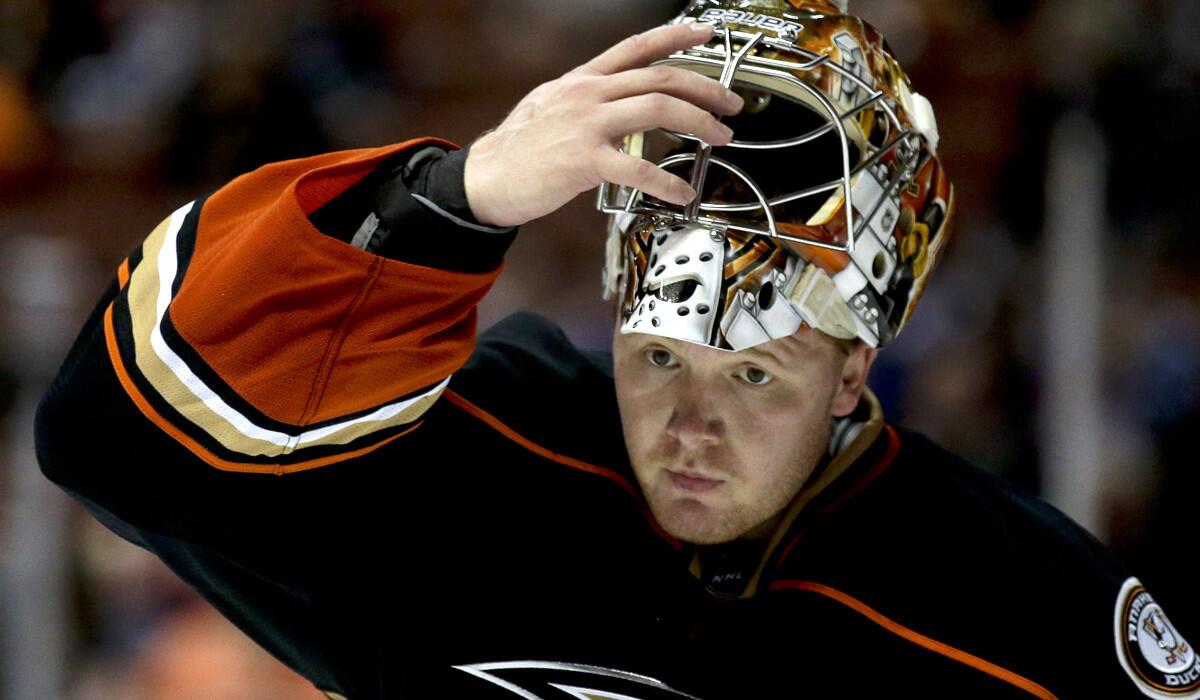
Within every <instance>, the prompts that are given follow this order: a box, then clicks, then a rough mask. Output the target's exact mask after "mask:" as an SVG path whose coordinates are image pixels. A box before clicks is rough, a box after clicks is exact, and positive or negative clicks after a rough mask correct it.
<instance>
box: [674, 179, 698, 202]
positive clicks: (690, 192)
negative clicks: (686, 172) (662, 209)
mask: <svg viewBox="0 0 1200 700" xmlns="http://www.w3.org/2000/svg"><path fill="white" fill-rule="evenodd" d="M696 197H697V193H696V190H695V189H693V188H692V186H691V185H689V184H687V183H686V182H684V181H683V180H680V181H679V187H678V189H677V191H676V192H673V193H672V197H671V202H672V203H674V204H678V205H679V206H681V207H683V206H687V205H689V204H691V203H692V201H693V200H695V199H696Z"/></svg>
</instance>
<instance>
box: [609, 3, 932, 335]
mask: <svg viewBox="0 0 1200 700" xmlns="http://www.w3.org/2000/svg"><path fill="white" fill-rule="evenodd" d="M735 8H736V9H735ZM844 12H845V3H844V1H843V2H826V1H824V0H815V1H813V0H786V1H785V0H750V1H746V0H740V1H738V2H732V1H730V0H724V1H722V0H694V1H693V2H692V3H691V4H690V5H689V6H688V8H687V9H686V10H685V11H684V13H683V14H682V15H681V16H680V17H679V18H677V19H676V20H675V23H684V22H710V23H712V24H715V25H716V28H717V31H716V32H715V35H714V37H713V40H712V41H710V42H709V43H708V44H706V45H702V46H697V47H695V48H693V49H689V50H687V51H682V52H679V53H676V54H674V55H672V56H670V57H669V58H667V59H665V60H663V61H661V62H660V64H662V65H670V66H676V67H680V68H685V69H688V70H692V71H695V72H698V73H702V74H704V75H708V76H711V77H714V78H717V79H719V80H720V81H721V82H722V83H723V84H724V85H725V86H726V87H730V88H732V89H733V90H735V91H736V92H738V93H739V94H741V95H742V97H744V98H745V100H746V107H745V109H743V111H742V113H740V114H738V115H737V116H734V117H731V118H729V119H727V120H726V123H727V124H729V126H731V127H732V128H733V130H734V137H735V140H734V141H733V143H731V144H729V145H728V146H724V147H720V148H712V147H710V146H709V145H708V144H705V143H703V142H701V141H700V140H699V139H697V138H696V137H695V136H693V135H691V134H679V133H673V132H664V131H655V132H646V133H639V134H633V135H631V136H629V137H628V138H626V139H625V142H624V145H623V147H622V150H624V151H625V152H626V153H629V154H631V155H636V156H639V157H642V158H646V159H648V160H651V161H653V162H655V163H657V164H659V165H660V166H661V167H663V168H665V169H666V170H668V171H670V172H672V173H674V174H676V175H679V176H680V177H682V178H683V179H684V180H688V181H690V182H691V184H692V187H693V188H694V189H695V190H696V191H697V192H699V193H700V196H698V197H697V198H696V200H695V201H693V202H692V203H691V204H690V205H688V206H687V207H677V206H675V205H672V204H668V203H666V202H662V201H659V200H657V199H655V198H653V197H650V196H648V195H645V194H644V193H642V192H640V191H638V190H636V189H631V188H627V187H620V186H616V185H612V184H608V183H606V184H604V185H603V186H601V188H600V195H599V205H600V209H601V210H602V211H604V212H605V213H608V214H611V215H612V216H611V219H610V224H609V241H608V251H607V258H608V262H607V265H606V270H605V286H606V291H607V294H608V295H610V296H617V297H618V303H619V313H621V332H622V333H635V332H636V333H650V334H654V335H660V336H665V337H669V338H676V339H679V340H685V341H688V342H693V343H700V344H703V345H708V346H711V347H715V348H720V349H724V350H741V349H744V348H748V347H751V346H754V345H757V344H759V343H763V342H766V341H768V340H772V339H775V338H782V337H786V336H789V335H791V334H793V333H795V332H796V331H797V330H799V328H800V325H801V324H808V325H809V326H811V327H813V328H815V329H818V330H821V331H823V332H825V333H827V334H828V335H831V336H833V337H835V338H841V339H852V338H860V339H862V340H863V341H865V342H866V343H867V344H869V345H871V346H872V347H880V346H882V345H884V344H886V343H888V342H889V341H891V340H892V338H893V337H895V335H896V334H897V333H898V332H899V331H900V329H901V328H902V327H903V326H904V323H905V322H906V321H907V319H908V317H909V315H910V314H911V313H912V309H913V307H914V306H915V305H916V303H917V301H918V299H919V298H920V296H921V291H922V289H923V287H924V284H925V281H926V279H927V278H928V276H929V273H930V271H931V270H932V269H933V266H934V262H935V261H936V259H937V256H938V253H939V251H940V250H941V248H942V247H943V245H944V243H945V240H946V238H947V237H948V231H947V230H946V229H947V223H948V221H949V218H950V213H951V209H952V201H953V197H952V190H951V186H950V182H949V180H948V179H947V178H946V175H945V173H944V171H943V170H942V167H941V163H940V161H939V160H938V158H937V155H936V150H937V141H938V134H937V126H936V123H935V120H934V116H933V109H932V107H931V106H930V105H929V102H928V101H927V100H925V98H923V97H921V96H920V95H918V94H916V93H914V92H912V90H911V88H910V87H909V82H908V78H907V77H906V76H905V74H904V72H903V71H902V69H901V68H900V66H899V64H897V63H896V61H895V59H893V58H892V56H891V55H890V53H889V52H888V49H887V47H886V45H885V44H884V41H883V37H882V36H881V35H880V34H879V32H878V31H877V30H875V29H874V28H873V27H871V26H870V25H868V24H866V23H864V22H863V21H862V20H861V19H858V18H857V17H853V16H850V15H847V14H844Z"/></svg>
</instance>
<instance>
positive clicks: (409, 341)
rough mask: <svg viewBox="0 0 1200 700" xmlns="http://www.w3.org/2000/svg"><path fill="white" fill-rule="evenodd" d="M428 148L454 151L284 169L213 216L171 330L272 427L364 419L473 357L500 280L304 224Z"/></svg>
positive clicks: (252, 176) (208, 206)
mask: <svg viewBox="0 0 1200 700" xmlns="http://www.w3.org/2000/svg"><path fill="white" fill-rule="evenodd" d="M422 143H434V144H439V145H447V146H450V144H447V143H446V142H444V141H434V140H423V141H415V142H408V143H403V144H399V145H395V146H390V147H386V148H378V149H369V150H360V151H347V152H342V153H333V154H327V155H322V156H316V157H312V158H305V159H300V160H293V161H287V162H283V163H276V164H273V165H269V166H266V167H263V168H261V169H259V170H257V171H254V172H252V173H249V174H247V175H243V176H242V177H239V178H238V179H236V180H234V181H233V182H231V183H230V184H229V185H227V186H225V187H224V188H222V189H221V190H220V191H218V192H217V193H216V194H214V195H212V196H211V197H210V198H209V199H208V200H207V202H206V203H205V204H204V208H203V210H202V211H201V213H200V220H199V226H198V230H197V233H196V241H195V248H194V252H193V254H192V258H191V262H190V264H189V266H188V268H187V271H186V275H185V277H184V279H183V283H182V286H181V287H180V291H179V294H178V295H177V296H176V297H175V298H174V300H173V301H172V303H171V307H170V314H171V321H172V323H173V324H174V325H175V327H176V329H177V330H178V332H179V335H180V336H181V337H182V338H183V339H184V340H185V341H186V342H187V343H188V344H189V345H190V346H191V347H192V348H193V349H194V350H195V351H196V352H197V353H198V354H199V355H200V356H201V358H203V360H204V361H205V363H206V364H207V365H208V366H209V367H210V368H211V369H212V370H213V371H214V372H215V373H216V374H218V375H219V376H220V377H221V378H222V379H223V381H224V382H225V383H226V384H228V385H229V387H230V388H231V389H232V390H233V391H235V392H236V393H237V394H238V395H239V396H240V397H242V398H243V399H244V400H246V401H247V402H249V403H250V404H251V405H253V406H254V407H255V408H257V409H258V410H259V411H261V412H262V413H264V414H265V415H267V416H269V417H271V418H273V419H275V420H278V421H281V422H284V423H289V424H294V425H309V424H312V423H317V422H321V421H325V420H331V419H334V418H338V417H340V416H344V415H347V414H350V413H354V412H357V411H363V410H367V409H370V408H373V407H375V406H378V405H381V404H384V403H387V402H389V401H393V400H395V399H397V398H399V397H401V396H404V395H405V394H408V393H411V392H414V391H417V390H419V389H422V388H425V387H428V386H430V385H432V384H435V383H437V382H439V381H441V380H442V379H444V378H446V377H447V376H449V375H450V374H452V373H453V372H455V371H456V370H457V369H458V368H459V367H461V366H462V365H463V364H464V363H465V362H466V360H467V358H468V356H469V355H470V354H471V352H472V351H473V349H474V344H475V318H476V317H475V305H476V304H477V303H478V301H479V300H480V299H481V298H482V297H483V295H484V294H485V293H486V291H487V289H488V288H489V287H490V286H491V284H492V283H493V282H494V281H495V279H496V277H497V275H498V274H499V269H497V270H494V271H492V272H491V273H488V274H465V273H458V272H447V271H443V270H435V269H431V268H427V267H421V266H418V265H410V264H406V263H402V262H397V261H393V260H388V259H385V258H381V257H379V256H376V255H373V254H370V253H367V252H365V251H363V250H359V249H357V248H354V247H352V246H350V245H348V244H346V243H344V242H342V241H339V240H337V239H334V238H331V237H329V236H326V235H324V234H322V233H321V232H320V231H318V230H317V229H316V228H315V227H314V226H313V225H312V223H311V222H310V221H309V220H308V214H310V213H311V212H313V211H314V210H316V209H317V208H319V207H320V206H321V205H323V204H325V203H326V202H328V201H330V200H331V199H333V198H334V197H336V196H337V195H338V194H340V193H341V192H344V191H345V190H346V189H347V188H349V187H350V186H352V185H353V184H355V183H357V182H358V181H359V180H361V179H362V178H363V177H365V176H366V175H367V174H369V173H370V172H371V171H372V170H373V169H374V168H375V167H376V166H377V165H378V164H379V163H380V162H381V161H382V160H383V159H385V158H387V157H388V156H390V155H392V154H394V153H396V152H398V151H401V150H403V149H406V148H412V147H413V146H415V145H421V144H422ZM365 216H366V212H364V218H365ZM404 234H405V235H422V232H421V231H406V232H404Z"/></svg>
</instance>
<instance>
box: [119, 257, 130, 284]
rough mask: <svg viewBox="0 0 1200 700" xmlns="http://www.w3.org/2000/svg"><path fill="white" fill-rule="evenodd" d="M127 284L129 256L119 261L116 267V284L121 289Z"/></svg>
mask: <svg viewBox="0 0 1200 700" xmlns="http://www.w3.org/2000/svg"><path fill="white" fill-rule="evenodd" d="M127 284H129V258H125V259H124V260H122V261H121V266H120V267H118V268H117V286H118V287H120V288H121V289H124V288H125V285H127Z"/></svg>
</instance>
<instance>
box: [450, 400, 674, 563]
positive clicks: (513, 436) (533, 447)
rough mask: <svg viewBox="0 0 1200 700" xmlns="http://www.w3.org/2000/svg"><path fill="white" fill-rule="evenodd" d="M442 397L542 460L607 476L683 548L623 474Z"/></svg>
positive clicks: (652, 523)
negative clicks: (569, 454)
mask: <svg viewBox="0 0 1200 700" xmlns="http://www.w3.org/2000/svg"><path fill="white" fill-rule="evenodd" d="M442 396H443V398H445V399H446V400H447V401H449V402H450V403H452V404H454V405H455V406H458V407H459V408H461V409H462V410H464V411H466V412H467V413H470V414H471V415H473V416H475V417H476V418H478V419H479V420H481V421H483V422H484V423H486V424H487V425H489V426H491V428H492V429H493V430H495V431H496V432H498V433H500V434H501V435H503V436H504V437H506V438H508V439H509V440H512V441H513V442H515V443H517V444H518V445H520V446H521V447H524V448H525V449H527V450H529V451H530V452H533V453H534V454H536V455H538V456H540V457H545V458H546V459H548V460H550V461H552V462H558V463H559V464H561V465H563V466H567V467H571V468H572V469H578V470H580V471H585V472H588V473H589V474H596V475H597V476H602V477H604V478H606V479H609V480H610V481H615V482H616V483H617V484H618V485H619V486H620V487H621V488H623V489H625V491H626V492H628V493H629V495H630V496H633V500H634V501H636V502H637V504H638V507H639V508H641V510H642V514H643V515H645V516H646V520H648V521H649V522H650V526H651V527H652V528H654V531H655V532H657V533H658V535H659V537H662V538H663V539H664V540H666V541H667V542H668V543H669V544H670V545H671V546H672V547H674V548H675V549H682V548H683V545H682V544H681V543H680V542H679V540H678V539H676V538H674V537H672V536H671V535H670V534H668V533H667V531H666V530H663V529H662V526H661V525H659V524H658V521H657V520H655V519H654V515H653V514H652V513H651V512H650V509H649V508H648V507H647V506H646V502H645V501H644V500H642V496H641V492H640V491H638V490H637V489H636V488H634V486H633V484H631V483H629V480H628V479H626V478H625V477H623V476H621V475H620V474H618V473H616V472H614V471H612V470H611V469H605V468H604V467H597V466H596V465H594V464H588V463H587V462H583V461H580V460H578V459H575V458H573V457H567V456H566V455H560V454H558V453H557V452H553V451H551V450H548V449H546V448H545V447H542V446H541V445H539V444H537V443H536V442H534V441H532V440H530V439H528V438H526V437H525V436H523V435H521V434H520V433H518V432H517V431H515V430H513V429H512V428H510V427H508V426H507V425H505V424H504V423H501V422H500V419H499V418H496V417H495V416H493V415H492V414H490V413H488V412H487V411H485V410H483V409H482V408H480V407H478V406H476V405H475V404H473V403H471V402H470V401H468V400H466V399H464V398H463V397H462V396H460V395H459V394H457V393H455V392H453V391H449V390H447V391H446V393H444V394H442Z"/></svg>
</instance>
